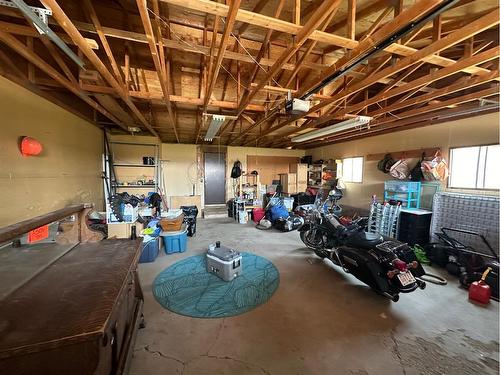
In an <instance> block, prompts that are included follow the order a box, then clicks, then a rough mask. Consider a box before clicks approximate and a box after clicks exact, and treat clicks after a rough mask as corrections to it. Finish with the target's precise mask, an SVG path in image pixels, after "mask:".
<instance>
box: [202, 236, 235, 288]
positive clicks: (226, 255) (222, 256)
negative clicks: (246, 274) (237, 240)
mask: <svg viewBox="0 0 500 375" xmlns="http://www.w3.org/2000/svg"><path fill="white" fill-rule="evenodd" d="M207 271H208V272H210V273H213V274H214V275H217V276H218V277H220V278H221V279H222V280H224V281H231V280H233V279H234V278H235V277H237V276H240V275H241V274H242V273H243V267H242V262H241V253H240V252H238V251H236V250H233V249H230V248H228V247H225V246H221V245H220V242H219V241H217V244H216V245H210V247H209V249H208V252H207Z"/></svg>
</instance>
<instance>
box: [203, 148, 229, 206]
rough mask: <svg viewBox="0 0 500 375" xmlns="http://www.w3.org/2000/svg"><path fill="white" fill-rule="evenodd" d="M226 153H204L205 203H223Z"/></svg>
mask: <svg viewBox="0 0 500 375" xmlns="http://www.w3.org/2000/svg"><path fill="white" fill-rule="evenodd" d="M225 193H226V155H225V154H219V153H216V152H206V153H205V204H224V203H225V197H226V194H225Z"/></svg>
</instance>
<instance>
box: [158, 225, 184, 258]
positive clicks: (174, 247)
mask: <svg viewBox="0 0 500 375" xmlns="http://www.w3.org/2000/svg"><path fill="white" fill-rule="evenodd" d="M160 236H161V237H162V238H163V247H164V250H165V253H167V254H173V253H183V252H184V251H186V249H187V229H184V230H182V231H179V232H161V233H160Z"/></svg>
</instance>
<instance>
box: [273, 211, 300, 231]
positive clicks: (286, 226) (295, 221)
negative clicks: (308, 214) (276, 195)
mask: <svg viewBox="0 0 500 375" xmlns="http://www.w3.org/2000/svg"><path fill="white" fill-rule="evenodd" d="M302 224H304V218H302V217H301V216H298V215H292V216H289V217H288V218H286V219H285V218H279V219H277V220H276V221H275V222H274V227H275V228H276V229H278V230H280V231H282V232H290V231H292V230H296V229H298V228H299V227H300V226H301V225H302Z"/></svg>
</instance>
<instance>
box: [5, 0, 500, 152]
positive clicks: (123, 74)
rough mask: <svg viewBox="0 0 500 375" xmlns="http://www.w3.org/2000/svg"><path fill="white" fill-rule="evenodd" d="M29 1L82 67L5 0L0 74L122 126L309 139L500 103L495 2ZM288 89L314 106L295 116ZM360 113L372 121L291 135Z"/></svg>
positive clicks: (183, 135) (330, 139)
mask: <svg viewBox="0 0 500 375" xmlns="http://www.w3.org/2000/svg"><path fill="white" fill-rule="evenodd" d="M25 2H26V4H27V5H29V6H31V7H38V8H46V9H50V10H51V13H52V14H51V15H49V16H48V18H47V22H48V27H49V28H50V29H51V30H53V31H54V32H55V34H56V35H57V36H58V37H59V38H60V39H61V40H62V41H63V42H64V43H65V44H66V45H67V47H68V48H70V49H71V51H73V52H74V54H75V55H77V56H78V57H79V58H80V59H81V60H82V61H83V63H84V69H82V68H80V67H79V66H78V64H77V63H76V62H75V61H74V59H71V58H70V57H69V56H68V54H67V53H65V52H64V51H63V50H62V49H61V48H59V46H57V45H56V44H54V42H53V40H52V39H50V38H48V37H47V36H46V35H42V34H40V33H39V32H38V30H37V29H36V28H35V27H34V26H33V24H32V22H31V21H30V20H29V19H28V18H27V17H26V14H23V13H22V12H21V11H20V10H19V9H18V8H17V7H16V6H15V5H13V4H12V3H10V1H3V0H2V1H0V74H1V75H2V76H4V77H6V78H8V79H10V80H12V81H14V82H16V83H18V84H20V85H22V86H24V87H25V88H27V89H29V90H31V91H33V92H35V93H37V94H38V95H41V96H43V97H45V98H47V99H48V100H50V101H52V102H54V103H56V104H58V105H60V106H62V107H64V108H66V109H68V110H70V111H72V112H73V113H75V114H77V115H78V116H80V117H84V118H86V119H88V120H89V121H90V122H92V123H94V124H95V125H96V126H100V127H107V128H109V129H110V130H111V131H113V132H130V131H131V129H132V130H135V131H138V132H139V133H141V134H153V135H156V136H158V137H159V138H160V139H161V140H162V141H163V142H180V143H198V144H201V143H215V144H223V145H233V146H243V145H244V146H260V147H282V148H283V147H288V148H290V147H294V148H310V147H317V146H319V145H324V144H330V143H336V142H343V141H346V140H350V139H356V138H360V137H366V136H371V135H375V134H382V133H387V132H393V131H397V130H401V129H408V128H414V127H421V126H427V125H431V124H434V123H438V122H442V121H449V120H452V119H459V118H463V117H470V116H475V115H477V114H481V113H487V112H492V111H498V107H499V104H498V91H499V89H498V80H499V72H498V64H499V60H498V58H499V55H500V48H499V36H498V34H499V30H498V24H499V22H500V19H499V12H498V1H496V0H475V1H471V0H455V1H436V0H419V1H410V0H406V1H401V0H399V1H393V2H391V1H388V0H383V1H382V0H358V1H356V0H244V1H240V0H231V1H229V0H228V1H226V2H223V1H220V2H216V1H209V0H151V1H146V0H100V1H97V0H78V1H76V0H72V1H70V0H43V1H41V2H39V1H27V0H25ZM32 9H33V8H32ZM288 92H290V93H291V94H292V96H293V97H295V98H307V99H309V100H310V101H311V108H310V109H309V110H308V111H307V112H303V113H299V114H290V113H287V112H286V111H285V109H284V107H285V100H286V96H287V93H288ZM213 114H217V115H226V116H227V120H226V121H225V122H224V124H223V125H222V126H221V127H220V130H219V131H218V132H217V134H216V135H215V137H213V139H212V140H211V141H205V134H206V133H207V130H208V128H209V125H210V123H211V121H212V116H211V115H213ZM357 115H363V116H369V117H371V121H370V123H369V124H367V125H363V126H359V127H354V128H349V129H345V130H342V131H339V132H335V133H334V134H328V135H324V136H322V137H320V138H315V139H312V140H310V139H309V140H306V141H303V142H292V141H291V139H292V138H294V137H297V136H298V135H301V134H305V133H308V132H312V131H317V130H318V129H321V128H325V127H329V126H331V125H333V124H336V123H339V122H343V121H346V120H349V119H352V118H353V117H355V116H357ZM299 138H300V137H299ZM306 138H307V137H306Z"/></svg>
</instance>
